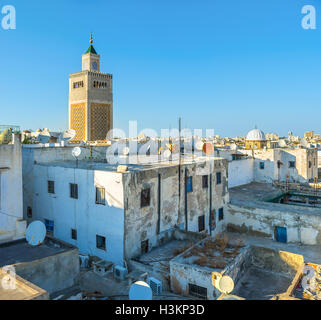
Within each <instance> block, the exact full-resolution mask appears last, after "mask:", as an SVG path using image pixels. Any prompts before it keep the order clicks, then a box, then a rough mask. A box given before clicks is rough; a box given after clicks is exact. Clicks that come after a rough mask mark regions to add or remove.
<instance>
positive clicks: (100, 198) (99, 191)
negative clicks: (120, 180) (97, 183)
mask: <svg viewBox="0 0 321 320" xmlns="http://www.w3.org/2000/svg"><path fill="white" fill-rule="evenodd" d="M96 204H102V205H105V188H102V187H96Z"/></svg>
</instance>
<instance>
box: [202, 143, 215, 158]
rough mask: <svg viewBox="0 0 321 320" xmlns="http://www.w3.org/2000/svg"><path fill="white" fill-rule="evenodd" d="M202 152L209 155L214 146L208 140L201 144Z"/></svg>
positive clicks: (212, 151)
mask: <svg viewBox="0 0 321 320" xmlns="http://www.w3.org/2000/svg"><path fill="white" fill-rule="evenodd" d="M202 150H203V153H205V154H206V155H211V154H213V153H214V147H213V145H212V144H211V143H210V142H206V143H204V144H203V149H202Z"/></svg>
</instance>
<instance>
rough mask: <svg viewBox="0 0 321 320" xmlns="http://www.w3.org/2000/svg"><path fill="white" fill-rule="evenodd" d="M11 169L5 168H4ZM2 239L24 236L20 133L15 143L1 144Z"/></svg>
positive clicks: (15, 137)
mask: <svg viewBox="0 0 321 320" xmlns="http://www.w3.org/2000/svg"><path fill="white" fill-rule="evenodd" d="M6 167H7V168H9V169H7V170H6V169H4V168H6ZM0 168H3V169H0V241H1V242H2V241H10V240H14V239H19V238H22V237H24V233H25V228H26V223H25V221H23V210H22V157H21V142H20V135H14V144H13V145H0Z"/></svg>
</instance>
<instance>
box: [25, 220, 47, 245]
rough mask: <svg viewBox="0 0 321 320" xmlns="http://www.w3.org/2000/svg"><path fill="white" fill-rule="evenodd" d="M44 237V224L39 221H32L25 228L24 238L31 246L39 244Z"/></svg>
mask: <svg viewBox="0 0 321 320" xmlns="http://www.w3.org/2000/svg"><path fill="white" fill-rule="evenodd" d="M45 238H46V226H45V225H44V223H42V222H41V221H34V222H32V223H31V224H30V225H29V226H28V228H27V230H26V240H27V242H28V243H29V244H30V245H32V246H39V245H40V244H42V243H43V241H44V240H45Z"/></svg>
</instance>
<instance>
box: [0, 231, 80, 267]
mask: <svg viewBox="0 0 321 320" xmlns="http://www.w3.org/2000/svg"><path fill="white" fill-rule="evenodd" d="M73 248H74V247H73V246H71V245H68V244H66V243H64V242H62V241H59V240H57V239H54V238H48V237H47V238H46V239H45V241H44V243H43V244H41V245H40V246H35V247H33V246H31V245H29V244H28V243H27V242H26V240H25V239H22V240H17V241H12V242H9V243H4V244H0V267H3V266H7V265H13V264H17V263H23V262H30V261H34V260H39V259H43V258H46V257H49V256H53V255H56V254H58V253H62V252H65V251H69V250H70V249H73Z"/></svg>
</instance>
